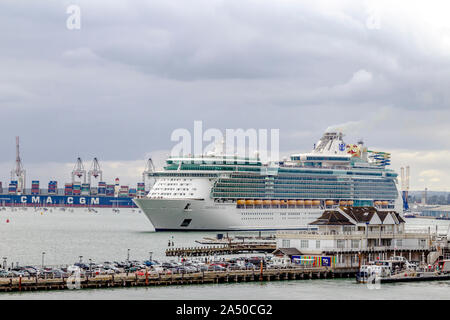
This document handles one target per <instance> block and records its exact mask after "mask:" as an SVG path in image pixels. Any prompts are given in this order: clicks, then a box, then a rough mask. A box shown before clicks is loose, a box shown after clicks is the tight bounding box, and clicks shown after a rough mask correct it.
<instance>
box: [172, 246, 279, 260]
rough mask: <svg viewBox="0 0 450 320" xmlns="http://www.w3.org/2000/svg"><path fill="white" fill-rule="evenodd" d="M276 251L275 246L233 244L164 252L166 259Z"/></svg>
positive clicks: (175, 249)
mask: <svg viewBox="0 0 450 320" xmlns="http://www.w3.org/2000/svg"><path fill="white" fill-rule="evenodd" d="M275 249H276V244H275V243H273V244H270V243H265V244H255V243H233V244H227V245H222V246H204V247H188V248H169V249H167V250H166V256H168V257H198V256H214V255H225V254H239V253H264V252H266V253H271V252H273V251H274V250H275Z"/></svg>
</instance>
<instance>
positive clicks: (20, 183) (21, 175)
mask: <svg viewBox="0 0 450 320" xmlns="http://www.w3.org/2000/svg"><path fill="white" fill-rule="evenodd" d="M14 180H15V181H17V192H18V193H22V192H23V191H25V184H26V172H25V169H24V168H23V164H22V159H21V158H20V147H19V137H16V165H15V168H14V169H13V170H11V181H14Z"/></svg>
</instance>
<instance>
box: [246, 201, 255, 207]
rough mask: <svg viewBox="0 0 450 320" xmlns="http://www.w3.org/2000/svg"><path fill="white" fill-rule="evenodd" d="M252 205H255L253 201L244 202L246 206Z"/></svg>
mask: <svg viewBox="0 0 450 320" xmlns="http://www.w3.org/2000/svg"><path fill="white" fill-rule="evenodd" d="M254 204H255V201H253V200H245V205H246V206H253V205H254Z"/></svg>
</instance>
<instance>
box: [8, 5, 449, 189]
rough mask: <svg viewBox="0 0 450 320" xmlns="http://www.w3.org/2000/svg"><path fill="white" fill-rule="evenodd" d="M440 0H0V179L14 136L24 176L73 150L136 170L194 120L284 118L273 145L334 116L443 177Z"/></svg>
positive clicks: (445, 77) (438, 182)
mask: <svg viewBox="0 0 450 320" xmlns="http://www.w3.org/2000/svg"><path fill="white" fill-rule="evenodd" d="M447 2H448V1H426V2H425V1H411V0H410V1H403V2H402V1H395V2H392V1H386V2H383V1H379V0H378V1H361V0H356V1H320V0H313V1H304V0H302V1H298V0H295V1H294V0H283V1H278V0H277V1H275V0H271V1H265V0H226V1H225V0H224V1H219V0H189V1H185V0H179V1H172V0H161V1H158V0H152V1H143V0H136V1H119V0H104V1H99V0H97V1H87V0H86V1H81V0H78V1H77V0H72V1H61V0H47V1H43V0H33V1H29V0H2V1H1V2H0V108H1V110H2V117H1V120H0V121H1V122H0V123H1V129H2V130H1V131H2V134H1V135H0V143H1V147H2V152H1V153H0V169H1V173H0V178H1V180H2V181H4V183H5V182H6V181H7V180H8V179H9V177H8V174H9V173H8V172H9V170H10V169H11V168H12V166H13V161H14V157H15V155H14V151H15V150H14V137H15V136H16V135H19V136H20V138H21V148H22V158H23V161H24V165H25V167H26V169H27V173H28V180H29V181H30V180H31V179H40V180H41V181H43V182H46V181H47V180H48V179H50V178H54V179H58V180H59V181H60V183H64V182H66V181H68V180H69V172H70V171H71V169H72V167H73V163H74V161H75V159H76V158H77V157H78V156H81V157H82V158H83V159H84V160H85V165H86V167H89V166H90V163H89V162H90V161H91V159H92V158H93V157H98V158H99V160H100V161H101V164H102V165H103V169H104V170H105V176H106V178H108V179H112V178H113V177H115V176H120V177H121V178H122V180H123V181H124V182H127V183H135V181H136V180H137V179H139V178H140V173H141V171H142V169H143V167H144V165H145V159H146V158H147V157H148V156H153V157H155V158H157V159H163V157H164V154H165V153H167V152H168V151H162V150H170V148H172V147H173V145H174V142H171V141H170V135H171V133H172V131H173V130H174V129H177V128H186V129H189V130H192V129H193V122H194V120H202V121H203V126H204V128H219V129H222V130H223V129H226V128H244V129H248V128H256V129H259V128H261V129H271V128H277V129H280V147H281V150H280V151H281V153H289V152H302V151H309V150H310V149H311V148H312V145H313V144H314V143H315V142H317V140H318V139H319V138H320V136H321V135H322V133H323V132H324V131H325V130H326V129H327V128H330V127H336V126H337V127H340V128H342V129H343V130H344V132H345V134H346V141H347V142H349V143H350V142H352V143H353V142H355V141H356V140H357V139H360V138H362V139H364V141H365V143H366V144H367V145H368V146H369V147H371V148H373V149H378V150H385V151H390V152H392V160H393V166H392V167H393V168H394V169H398V168H400V167H401V166H405V165H410V166H411V175H412V176H411V188H412V189H422V188H424V187H428V188H429V189H432V190H449V191H450V182H449V181H450V173H449V172H450V161H449V159H450V139H449V137H450V125H449V123H450V107H449V106H450V90H449V88H450V19H449V18H448V13H449V12H450V6H449V4H447ZM70 5H78V6H79V8H80V9H81V28H80V29H79V30H69V29H68V28H67V26H66V22H67V19H68V17H69V14H67V13H66V10H67V8H68V7H69V6H70ZM88 169H89V168H88Z"/></svg>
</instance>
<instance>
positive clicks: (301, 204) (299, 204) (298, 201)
mask: <svg viewBox="0 0 450 320" xmlns="http://www.w3.org/2000/svg"><path fill="white" fill-rule="evenodd" d="M297 205H298V206H304V205H305V201H304V200H297Z"/></svg>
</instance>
